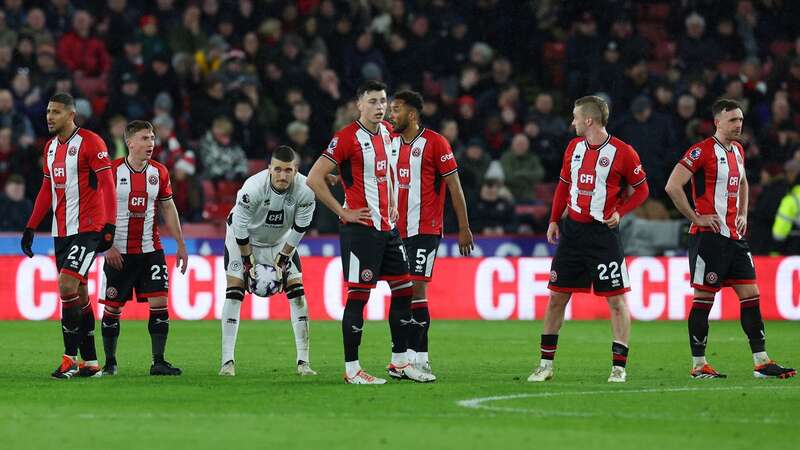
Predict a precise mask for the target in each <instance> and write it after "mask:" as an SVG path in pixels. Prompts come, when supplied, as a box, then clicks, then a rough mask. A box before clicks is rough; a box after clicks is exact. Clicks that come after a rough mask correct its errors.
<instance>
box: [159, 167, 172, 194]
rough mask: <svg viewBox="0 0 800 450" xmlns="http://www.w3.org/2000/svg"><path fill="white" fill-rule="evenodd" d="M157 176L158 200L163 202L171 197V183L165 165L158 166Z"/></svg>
mask: <svg viewBox="0 0 800 450" xmlns="http://www.w3.org/2000/svg"><path fill="white" fill-rule="evenodd" d="M158 178H159V180H158V200H159V201H162V202H164V201H167V200H169V199H171V198H172V183H171V182H170V179H169V172H168V171H167V168H166V167H164V166H158Z"/></svg>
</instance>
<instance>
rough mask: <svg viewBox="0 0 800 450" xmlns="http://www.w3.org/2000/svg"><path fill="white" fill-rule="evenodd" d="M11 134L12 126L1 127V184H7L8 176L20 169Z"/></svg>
mask: <svg viewBox="0 0 800 450" xmlns="http://www.w3.org/2000/svg"><path fill="white" fill-rule="evenodd" d="M11 134H12V133H11V128H8V127H0V185H5V182H6V179H7V178H8V176H9V175H11V174H12V173H15V172H17V171H18V167H16V166H17V164H16V161H15V160H16V159H17V148H16V146H15V145H14V142H13V141H12V139H11ZM0 215H1V214H0Z"/></svg>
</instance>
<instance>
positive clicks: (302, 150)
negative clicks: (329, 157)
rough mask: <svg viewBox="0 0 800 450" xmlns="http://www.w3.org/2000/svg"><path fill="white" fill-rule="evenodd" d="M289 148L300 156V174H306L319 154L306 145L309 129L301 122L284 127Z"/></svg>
mask: <svg viewBox="0 0 800 450" xmlns="http://www.w3.org/2000/svg"><path fill="white" fill-rule="evenodd" d="M286 136H287V138H288V139H289V146H291V147H292V148H293V149H294V151H296V152H297V154H298V155H300V172H302V173H308V170H309V169H311V166H313V165H314V161H316V159H317V157H318V156H319V152H318V151H317V150H315V149H314V148H311V147H309V145H308V136H309V127H308V125H306V124H305V123H303V122H300V121H294V122H291V123H290V124H289V125H287V126H286Z"/></svg>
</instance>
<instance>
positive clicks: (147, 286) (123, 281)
mask: <svg viewBox="0 0 800 450" xmlns="http://www.w3.org/2000/svg"><path fill="white" fill-rule="evenodd" d="M103 273H104V274H105V283H104V286H103V288H102V289H100V303H103V304H106V305H109V306H124V305H125V302H128V301H130V300H132V299H133V293H134V291H136V300H137V301H139V302H146V301H147V299H148V298H151V297H166V296H167V292H168V291H169V276H168V270H167V261H166V259H165V258H164V251H163V250H157V251H154V252H148V253H137V254H123V255H122V270H117V269H115V268H113V267H111V265H110V264H108V262H107V261H106V263H105V264H104V265H103Z"/></svg>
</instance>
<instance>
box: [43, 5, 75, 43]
mask: <svg viewBox="0 0 800 450" xmlns="http://www.w3.org/2000/svg"><path fill="white" fill-rule="evenodd" d="M48 3H49V4H48V5H47V6H48V7H47V29H49V30H50V31H51V32H52V33H53V34H55V35H56V36H60V35H62V34H64V33H66V32H67V31H69V27H70V26H71V25H72V15H73V14H74V12H75V7H74V6H72V2H70V0H50V2H48Z"/></svg>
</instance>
